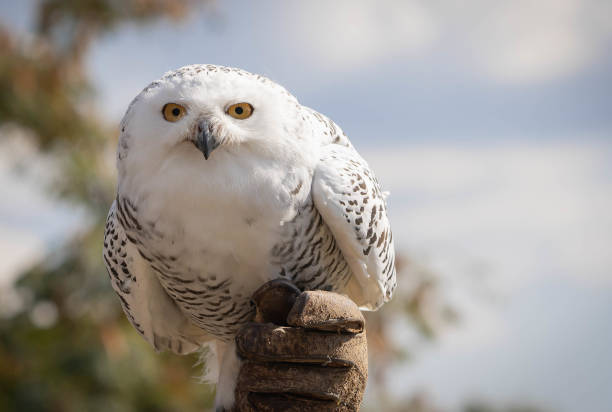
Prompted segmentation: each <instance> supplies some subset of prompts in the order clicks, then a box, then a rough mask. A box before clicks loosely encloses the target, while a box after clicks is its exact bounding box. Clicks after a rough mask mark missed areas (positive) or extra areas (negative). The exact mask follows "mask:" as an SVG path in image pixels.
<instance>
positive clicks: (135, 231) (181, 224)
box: [117, 170, 350, 340]
mask: <svg viewBox="0 0 612 412" xmlns="http://www.w3.org/2000/svg"><path fill="white" fill-rule="evenodd" d="M272 172H276V171H274V170H273V171H272ZM262 175H264V176H266V180H265V181H256V179H253V180H251V182H250V184H249V185H248V187H243V188H242V190H231V193H230V191H227V193H226V191H224V190H223V189H221V190H216V191H213V190H212V188H210V187H209V189H211V190H210V191H207V190H202V186H206V185H198V186H197V187H194V188H193V190H189V189H187V188H185V187H176V185H168V184H167V182H164V183H160V184H153V185H152V186H153V187H151V188H150V189H149V190H148V191H144V190H141V191H140V192H139V193H140V194H141V197H140V199H131V198H129V197H127V196H118V199H117V203H118V210H119V213H120V214H123V215H124V216H125V219H124V221H125V226H126V227H125V228H126V232H127V233H128V234H129V237H130V240H131V241H132V242H133V243H135V244H136V246H137V248H138V251H139V253H140V254H141V256H142V257H143V258H144V259H145V260H146V261H147V262H148V264H149V266H150V267H151V268H152V270H153V271H154V273H155V274H156V275H157V277H158V279H159V281H160V283H161V284H162V286H163V287H164V289H165V290H166V292H167V293H168V295H170V296H171V297H172V299H173V300H174V301H175V302H176V304H177V305H178V307H179V308H180V309H181V310H182V311H183V313H185V314H186V315H187V316H188V317H189V318H190V319H191V320H192V322H193V323H194V324H196V325H198V326H199V327H201V328H202V329H204V330H206V331H207V332H208V333H210V334H212V335H214V336H216V337H217V338H219V339H222V340H230V339H232V338H233V336H234V335H235V333H236V331H237V330H238V329H239V328H240V327H241V326H242V325H243V324H244V323H245V322H248V321H249V320H250V319H251V318H252V316H253V313H254V308H253V306H252V304H251V301H250V296H251V294H252V293H253V292H254V291H255V290H256V289H257V288H258V287H259V286H261V285H262V284H263V283H265V282H266V281H268V280H270V279H273V278H276V277H286V278H289V279H291V280H293V281H294V282H295V283H296V284H297V285H298V286H299V287H300V288H302V289H329V290H341V289H342V288H343V287H344V286H345V285H346V283H347V282H348V278H349V277H350V270H349V268H348V265H347V264H346V262H345V260H344V258H343V256H342V254H341V252H340V250H339V249H338V247H337V246H336V243H335V240H334V238H333V236H332V234H331V232H330V230H329V228H328V227H327V225H326V224H325V223H324V222H323V219H322V218H321V215H320V214H319V213H318V211H317V210H316V208H315V207H314V204H313V201H312V198H311V196H310V180H308V179H310V172H309V171H302V172H301V173H300V172H299V171H297V172H295V171H294V173H289V174H288V173H286V172H284V173H282V175H281V174H280V172H279V173H278V175H275V173H271V171H269V170H268V171H267V173H265V174H262ZM172 187H174V190H172ZM168 188H171V189H168ZM186 189H187V190H186ZM132 192H135V191H132Z"/></svg>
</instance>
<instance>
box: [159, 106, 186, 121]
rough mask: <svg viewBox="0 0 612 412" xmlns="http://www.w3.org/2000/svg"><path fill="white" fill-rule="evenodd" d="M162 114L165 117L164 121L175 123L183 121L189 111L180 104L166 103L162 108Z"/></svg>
mask: <svg viewBox="0 0 612 412" xmlns="http://www.w3.org/2000/svg"><path fill="white" fill-rule="evenodd" d="M162 114H163V115H164V119H166V120H167V121H169V122H173V123H174V122H177V121H179V120H181V118H182V117H183V116H185V115H186V114H187V109H185V107H183V106H181V105H180V104H176V103H166V104H165V105H164V107H163V108H162Z"/></svg>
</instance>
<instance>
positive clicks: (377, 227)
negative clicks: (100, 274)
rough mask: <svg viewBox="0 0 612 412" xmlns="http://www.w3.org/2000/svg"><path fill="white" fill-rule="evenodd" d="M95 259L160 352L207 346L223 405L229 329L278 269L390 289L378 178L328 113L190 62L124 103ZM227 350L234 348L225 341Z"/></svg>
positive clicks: (319, 285)
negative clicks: (112, 187)
mask: <svg viewBox="0 0 612 412" xmlns="http://www.w3.org/2000/svg"><path fill="white" fill-rule="evenodd" d="M120 127H121V133H120V137H119V144H118V150H117V169H118V185H117V196H116V199H115V201H114V202H113V205H112V206H111V208H110V212H109V214H108V218H107V223H106V230H105V234H104V252H103V257H104V261H105V263H106V267H107V269H108V272H109V276H110V279H111V283H112V286H113V288H114V290H115V291H116V293H117V295H118V296H119V299H120V301H121V305H122V307H123V310H124V311H125V313H126V315H127V317H128V318H129V320H130V322H131V323H132V325H133V326H134V327H135V328H136V330H138V332H139V333H140V334H141V335H142V336H144V338H145V339H146V340H147V341H148V342H149V343H150V344H151V345H153V346H154V347H155V349H157V350H171V351H173V352H175V353H178V354H186V353H190V352H193V351H195V350H196V349H198V348H200V347H201V346H202V345H204V344H206V343H207V342H210V341H214V342H215V343H216V344H217V347H218V351H219V356H220V358H221V361H220V362H221V372H220V376H219V389H218V394H217V404H218V405H223V406H226V407H227V406H230V405H231V403H232V402H233V386H232V379H235V376H236V373H237V366H236V365H237V364H238V362H239V361H238V360H237V359H236V356H235V351H234V350H233V349H232V348H233V346H232V345H233V337H234V336H235V334H236V332H237V330H238V329H239V328H240V327H241V326H242V325H244V324H245V323H247V322H249V321H251V320H252V317H253V314H254V307H253V303H252V302H251V300H250V296H251V294H252V293H253V291H255V290H256V289H257V288H258V287H259V286H261V285H262V284H263V283H265V282H267V281H269V280H271V279H274V278H279V277H284V278H287V279H289V280H291V281H293V282H294V283H295V284H296V285H297V286H298V287H300V288H302V289H304V290H312V289H326V290H330V291H334V292H338V293H343V294H346V295H348V296H349V297H350V298H351V299H352V300H353V301H355V303H357V305H358V306H359V307H360V308H361V309H365V310H375V309H377V308H378V307H380V305H382V304H383V303H384V302H386V301H388V300H389V299H390V298H391V295H392V293H393V290H394V288H395V285H396V281H395V265H394V249H393V236H392V234H391V228H390V226H389V220H388V218H387V213H386V211H387V208H386V202H385V199H384V196H383V194H382V192H381V189H380V186H379V183H378V181H377V179H376V177H375V176H374V173H373V172H372V170H371V169H370V168H369V166H368V164H367V163H366V162H365V161H364V160H363V159H362V158H361V156H360V155H359V154H358V153H357V151H356V150H355V149H354V148H353V146H352V145H351V143H350V142H349V140H348V138H347V137H346V135H345V134H344V133H343V132H342V130H341V129H340V128H339V127H338V126H337V125H336V124H335V123H334V122H332V121H331V120H330V119H328V118H327V117H325V116H324V115H322V114H320V113H317V112H316V111H314V110H312V109H309V108H307V107H305V106H302V105H300V103H299V102H298V101H297V99H296V98H295V97H294V96H292V95H291V94H290V93H289V92H287V91H286V90H285V89H284V88H283V87H281V86H279V85H278V84H276V83H274V82H272V81H271V80H269V79H267V78H265V77H263V76H260V75H255V74H251V73H249V72H246V71H244V70H240V69H235V68H228V67H223V66H214V65H191V66H186V67H183V68H180V69H178V70H175V71H171V72H168V73H166V74H165V75H164V76H163V77H162V78H161V79H159V80H157V81H155V82H153V83H151V84H150V85H149V86H148V87H146V88H145V89H144V90H143V91H142V92H141V93H140V94H139V95H138V96H137V97H136V98H135V99H134V100H133V101H132V103H131V104H130V105H129V107H128V109H127V112H126V114H125V116H124V118H123V120H122V121H121V125H120ZM229 349H232V350H229Z"/></svg>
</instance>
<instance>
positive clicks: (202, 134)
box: [194, 120, 219, 160]
mask: <svg viewBox="0 0 612 412" xmlns="http://www.w3.org/2000/svg"><path fill="white" fill-rule="evenodd" d="M194 144H195V145H196V147H197V148H198V149H200V151H201V152H202V153H203V154H204V158H205V159H206V160H208V157H209V156H210V154H211V153H212V151H213V150H215V149H216V148H217V147H218V146H219V141H218V140H217V139H216V138H215V136H214V135H213V134H212V132H211V130H210V127H209V124H208V122H207V121H206V120H200V121H199V122H198V132H197V135H196V141H195V142H194Z"/></svg>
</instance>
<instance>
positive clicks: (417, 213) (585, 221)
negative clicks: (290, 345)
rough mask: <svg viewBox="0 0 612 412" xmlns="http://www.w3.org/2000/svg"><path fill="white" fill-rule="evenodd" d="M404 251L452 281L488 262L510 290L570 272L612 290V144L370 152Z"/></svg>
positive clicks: (434, 147)
mask: <svg viewBox="0 0 612 412" xmlns="http://www.w3.org/2000/svg"><path fill="white" fill-rule="evenodd" d="M366 157H367V159H368V160H369V161H370V164H371V165H372V167H373V168H374V170H375V171H376V172H377V175H378V176H379V178H380V180H381V182H382V183H383V185H384V187H385V189H387V190H390V191H391V197H390V198H389V206H390V213H391V218H392V224H393V226H394V228H395V231H394V234H395V236H396V239H398V240H397V244H398V246H399V247H400V248H401V247H405V248H408V249H409V250H411V251H413V252H420V253H423V254H425V255H427V256H429V258H430V259H431V260H432V261H433V263H434V264H436V265H439V267H440V268H442V269H443V271H445V272H449V271H450V273H449V277H451V278H452V277H453V276H455V273H457V272H458V271H459V272H461V271H471V270H472V269H473V267H472V266H473V265H472V266H470V264H469V262H470V260H471V261H473V262H475V263H476V264H479V265H480V264H483V265H485V266H486V267H487V268H488V269H487V270H490V272H491V274H493V275H494V276H495V277H496V278H497V279H498V280H499V282H500V285H502V286H503V287H502V289H505V288H507V287H521V285H522V284H524V282H525V281H530V280H532V279H533V278H534V277H538V276H550V275H555V276H569V277H576V278H579V279H581V280H582V281H587V282H592V283H594V284H596V285H602V284H603V285H608V286H612V278H611V277H610V276H609V271H610V267H612V255H610V254H609V253H608V252H607V249H608V247H607V245H610V244H612V216H611V215H610V213H609V212H608V211H609V210H612V180H611V179H610V172H611V170H610V169H611V168H610V166H609V164H610V162H609V160H610V158H612V147H611V146H610V145H609V144H605V143H603V142H581V143H558V142H557V143H552V142H538V143H527V142H516V143H505V144H502V145H491V144H489V145H487V144H484V143H483V144H481V145H478V146H460V145H459V144H456V145H454V146H452V145H451V144H447V145H446V146H444V147H443V146H438V145H423V146H420V147H405V148H403V149H402V148H400V149H398V148H394V149H393V150H392V151H391V152H386V151H384V152H383V151H381V152H377V153H366Z"/></svg>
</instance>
